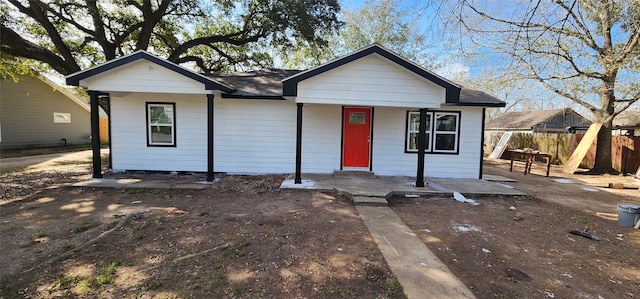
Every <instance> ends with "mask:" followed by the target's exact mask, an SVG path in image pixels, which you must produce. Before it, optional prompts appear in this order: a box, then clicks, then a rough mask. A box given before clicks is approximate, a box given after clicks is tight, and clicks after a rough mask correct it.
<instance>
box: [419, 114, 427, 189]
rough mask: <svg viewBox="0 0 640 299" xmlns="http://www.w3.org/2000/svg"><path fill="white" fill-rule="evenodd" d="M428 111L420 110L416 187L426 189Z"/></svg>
mask: <svg viewBox="0 0 640 299" xmlns="http://www.w3.org/2000/svg"><path fill="white" fill-rule="evenodd" d="M426 131H427V109H426V108H422V109H420V125H419V127H418V172H417V173H416V187H424V151H425V148H426V141H427V140H426V139H427V132H426Z"/></svg>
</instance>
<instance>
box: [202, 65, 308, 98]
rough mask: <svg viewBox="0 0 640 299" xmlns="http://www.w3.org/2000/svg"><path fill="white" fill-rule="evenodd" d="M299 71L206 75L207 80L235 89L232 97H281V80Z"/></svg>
mask: <svg viewBox="0 0 640 299" xmlns="http://www.w3.org/2000/svg"><path fill="white" fill-rule="evenodd" d="M299 72H301V71H299V70H281V69H262V70H257V71H251V72H242V73H231V74H215V75H207V76H208V77H209V78H211V79H213V80H215V81H218V82H220V83H223V84H225V85H229V86H231V87H232V88H234V89H236V92H234V93H233V94H232V95H233V96H248V97H256V96H266V97H282V80H283V79H285V78H287V77H290V76H293V75H295V74H297V73H299Z"/></svg>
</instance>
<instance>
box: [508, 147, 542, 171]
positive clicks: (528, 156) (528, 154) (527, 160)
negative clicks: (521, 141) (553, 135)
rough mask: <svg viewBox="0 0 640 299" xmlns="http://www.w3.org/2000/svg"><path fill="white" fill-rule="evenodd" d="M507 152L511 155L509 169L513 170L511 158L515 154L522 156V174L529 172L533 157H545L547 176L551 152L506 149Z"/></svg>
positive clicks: (513, 157) (512, 158)
mask: <svg viewBox="0 0 640 299" xmlns="http://www.w3.org/2000/svg"><path fill="white" fill-rule="evenodd" d="M507 152H508V153H509V154H510V155H511V165H510V166H509V171H510V172H511V171H513V160H514V159H515V157H516V156H519V157H523V158H524V174H525V175H526V174H527V173H531V165H532V164H533V160H534V159H535V158H546V159H547V176H549V169H550V168H551V154H547V153H541V152H537V151H524V150H520V149H518V150H507Z"/></svg>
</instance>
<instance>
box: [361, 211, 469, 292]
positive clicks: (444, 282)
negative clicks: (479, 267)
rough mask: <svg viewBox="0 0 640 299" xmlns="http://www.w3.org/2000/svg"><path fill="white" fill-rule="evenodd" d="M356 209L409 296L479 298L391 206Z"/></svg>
mask: <svg viewBox="0 0 640 299" xmlns="http://www.w3.org/2000/svg"><path fill="white" fill-rule="evenodd" d="M356 209H357V210H358V213H359V214H360V217H361V218H362V220H363V221H364V223H365V225H366V226H367V228H368V229H369V232H370V233H371V236H373V239H374V240H375V241H376V243H377V244H378V247H379V248H380V251H381V252H382V254H383V255H384V258H385V260H386V261H387V264H388V265H389V267H390V268H391V271H393V274H394V275H395V276H396V278H398V281H399V282H400V284H402V287H403V289H404V293H405V294H406V295H407V297H408V298H409V299H414V298H415V299H426V298H475V296H474V295H473V293H471V291H470V290H469V289H468V288H467V287H466V286H465V285H464V284H463V283H462V282H461V281H460V280H458V278H457V277H455V276H454V275H453V274H452V273H451V271H449V269H448V268H447V266H445V265H444V264H443V263H442V262H441V261H440V260H439V259H438V258H437V257H436V256H435V255H434V254H433V253H432V252H431V251H430V250H429V248H427V246H425V245H424V243H423V242H422V241H421V240H420V239H419V238H418V237H417V236H416V235H415V234H414V233H413V232H412V231H411V229H409V227H407V226H406V225H405V224H404V222H402V220H400V217H398V215H396V213H394V212H393V211H392V210H391V208H389V207H378V206H356Z"/></svg>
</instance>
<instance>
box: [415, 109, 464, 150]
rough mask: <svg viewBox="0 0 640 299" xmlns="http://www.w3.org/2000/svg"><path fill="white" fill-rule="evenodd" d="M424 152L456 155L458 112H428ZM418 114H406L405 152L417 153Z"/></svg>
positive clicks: (458, 133)
mask: <svg viewBox="0 0 640 299" xmlns="http://www.w3.org/2000/svg"><path fill="white" fill-rule="evenodd" d="M426 120H427V123H426V132H425V133H426V144H425V152H429V153H447V154H457V153H458V144H459V140H458V139H459V136H460V112H446V111H429V112H427V115H426ZM419 127H420V112H418V111H408V112H407V135H406V147H405V151H406V152H408V153H417V152H418V132H419Z"/></svg>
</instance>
